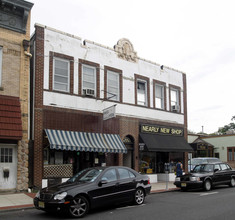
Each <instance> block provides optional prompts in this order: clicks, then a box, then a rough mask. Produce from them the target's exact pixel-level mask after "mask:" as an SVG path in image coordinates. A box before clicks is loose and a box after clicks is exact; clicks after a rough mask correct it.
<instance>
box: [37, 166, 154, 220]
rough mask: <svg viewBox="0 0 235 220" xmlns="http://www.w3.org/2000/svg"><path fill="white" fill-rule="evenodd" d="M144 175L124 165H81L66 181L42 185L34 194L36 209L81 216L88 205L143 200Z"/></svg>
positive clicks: (147, 189) (146, 180)
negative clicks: (85, 167)
mask: <svg viewBox="0 0 235 220" xmlns="http://www.w3.org/2000/svg"><path fill="white" fill-rule="evenodd" d="M150 190H151V185H150V181H149V178H148V176H146V175H141V174H139V173H138V172H136V171H135V170H133V169H130V168H128V167H119V166H114V167H93V168H88V169H85V170H83V171H81V172H79V173H78V174H76V175H75V176H74V177H72V178H71V179H69V180H68V181H67V182H65V183H62V184H59V185H55V186H51V187H46V188H44V189H42V190H40V191H39V192H38V193H37V195H36V197H35V198H34V205H35V207H36V208H37V209H41V210H44V211H52V210H55V211H56V210H57V211H59V210H61V211H67V212H68V213H69V214H70V215H71V216H72V217H78V218H79V217H83V216H85V215H86V214H87V213H88V211H89V210H90V209H92V208H96V207H99V206H105V205H110V204H120V203H123V202H129V201H133V202H134V203H135V204H137V205H141V204H143V203H144V200H145V196H146V195H148V194H149V193H150Z"/></svg>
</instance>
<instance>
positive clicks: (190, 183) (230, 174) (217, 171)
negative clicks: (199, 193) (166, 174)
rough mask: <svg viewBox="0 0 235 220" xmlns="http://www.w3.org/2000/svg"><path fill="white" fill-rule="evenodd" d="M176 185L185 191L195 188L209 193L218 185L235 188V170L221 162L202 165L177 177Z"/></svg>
mask: <svg viewBox="0 0 235 220" xmlns="http://www.w3.org/2000/svg"><path fill="white" fill-rule="evenodd" d="M174 184H175V185H176V186H177V187H179V188H181V189H182V190H183V191H186V190H187V189H195V188H203V189H205V190H206V191H209V190H211V188H212V187H214V186H216V185H224V184H226V185H229V186H231V187H234V186H235V170H233V169H232V168H231V167H230V166H229V165H228V164H226V163H221V162H214V163H206V164H200V165H197V166H195V167H194V169H193V171H192V172H191V173H189V174H185V175H182V176H180V177H176V179H175V182H174Z"/></svg>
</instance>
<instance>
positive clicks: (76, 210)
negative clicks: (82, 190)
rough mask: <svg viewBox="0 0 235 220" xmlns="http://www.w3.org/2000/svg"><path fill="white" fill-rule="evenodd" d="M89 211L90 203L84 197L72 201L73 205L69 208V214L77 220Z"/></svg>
mask: <svg viewBox="0 0 235 220" xmlns="http://www.w3.org/2000/svg"><path fill="white" fill-rule="evenodd" d="M88 210H89V202H88V201H87V199H86V198H85V197H84V196H77V197H76V198H74V199H73V200H72V201H71V205H70V206H69V214H70V215H71V216H72V217H76V218H81V217H83V216H85V215H86V214H87V212H88Z"/></svg>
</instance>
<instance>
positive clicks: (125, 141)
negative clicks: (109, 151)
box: [123, 137, 132, 144]
mask: <svg viewBox="0 0 235 220" xmlns="http://www.w3.org/2000/svg"><path fill="white" fill-rule="evenodd" d="M123 143H124V144H132V141H131V139H130V138H129V137H125V138H124V139H123Z"/></svg>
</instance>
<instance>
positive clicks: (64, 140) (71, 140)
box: [45, 129, 127, 153]
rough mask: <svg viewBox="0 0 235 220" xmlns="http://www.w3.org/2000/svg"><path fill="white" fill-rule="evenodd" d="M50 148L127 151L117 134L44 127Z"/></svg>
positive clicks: (110, 151)
mask: <svg viewBox="0 0 235 220" xmlns="http://www.w3.org/2000/svg"><path fill="white" fill-rule="evenodd" d="M45 132H46V135H47V137H48V140H49V143H50V148H51V149H57V150H71V151H89V152H108V153H127V149H126V147H125V145H124V144H123V142H122V140H121V138H120V136H119V135H118V134H102V133H89V132H77V131H63V130H51V129H45Z"/></svg>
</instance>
